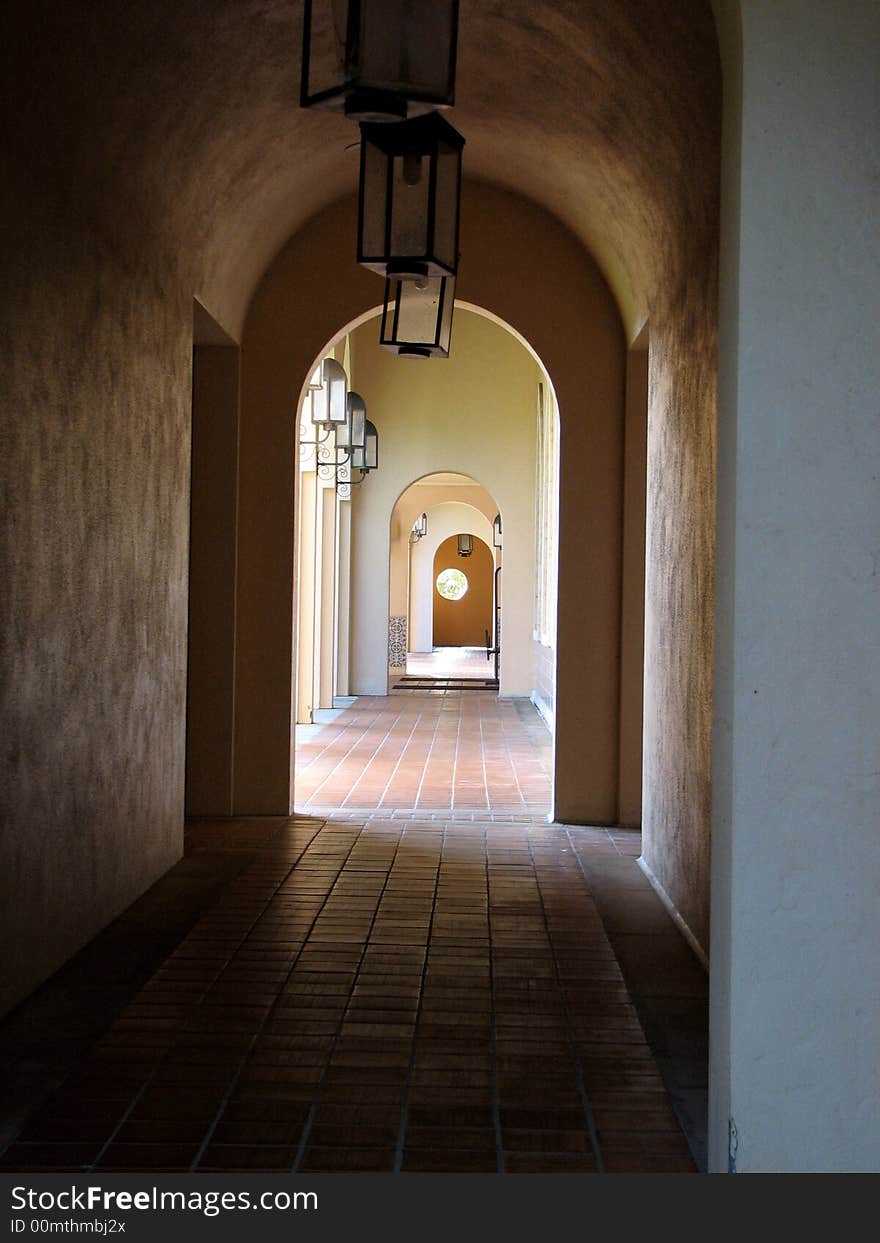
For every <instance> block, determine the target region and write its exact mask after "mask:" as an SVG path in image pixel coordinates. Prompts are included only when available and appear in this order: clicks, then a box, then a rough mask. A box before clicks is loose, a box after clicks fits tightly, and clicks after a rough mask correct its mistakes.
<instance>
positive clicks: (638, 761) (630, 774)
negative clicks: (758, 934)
mask: <svg viewBox="0 0 880 1243" xmlns="http://www.w3.org/2000/svg"><path fill="white" fill-rule="evenodd" d="M643 337H644V339H643V340H642V341H641V342H639V344H638V347H637V348H635V349H631V350H630V351H629V354H628V355H627V363H626V433H625V435H626V444H625V455H624V503H623V581H622V597H621V607H620V772H619V774H618V805H617V814H618V818H619V820H620V823H621V824H629V825H637V824H641V820H642V731H643V725H644V721H643V711H642V705H643V689H644V676H645V500H646V496H645V488H646V472H647V452H648V342H647V331H645V333H644V334H643Z"/></svg>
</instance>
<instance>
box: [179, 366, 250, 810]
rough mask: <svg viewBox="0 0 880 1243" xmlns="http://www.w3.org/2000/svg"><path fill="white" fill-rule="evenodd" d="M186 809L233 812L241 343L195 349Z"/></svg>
mask: <svg viewBox="0 0 880 1243" xmlns="http://www.w3.org/2000/svg"><path fill="white" fill-rule="evenodd" d="M192 392H193V398H192V484H191V496H190V542H189V645H188V653H187V683H186V811H187V815H190V816H228V815H230V814H231V812H232V769H233V745H232V741H233V721H234V714H235V707H234V693H235V659H234V657H235V644H234V638H235V544H236V500H237V497H238V486H237V478H236V475H237V471H238V349H237V348H236V347H235V346H231V345H226V346H223V345H196V346H195V348H194V349H193V390H192Z"/></svg>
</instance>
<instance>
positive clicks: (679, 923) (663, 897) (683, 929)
mask: <svg viewBox="0 0 880 1243" xmlns="http://www.w3.org/2000/svg"><path fill="white" fill-rule="evenodd" d="M636 863H637V864H638V865H639V867H640V868H641V869H642V871H643V872H644V874H645V876H646V877H647V879H648V884H649V885H650V886H651V888H652V889H653V890H654V892H655V893H656V895H657V897H658V898H659V899H660V901H661V902H662V903H663V905H664V906H665V907H666V909H667V911H668V912H669V914H670V916H671V918H672V921H673V923H674V924H675V926H676V928H677V929H678V931H679V932H680V933H681V935H682V936H683V937H684V939H685V940H686V941H687V943H688V945H689V946H690V947H691V949H692V950H693V951H694V953H695V954H696V956H697V958H698V959H699V960H700V962H701V963H702V965H703V967H704V968H705V969H706V971H708V970H709V957H708V955H707V954H706V951H705V950H704V949H703V947H702V945H700V943H699V941H698V940H697V938H696V937H695V936H694V934H693V933H692V932H691V930H690V928H689V927H688V925H687V922H686V920H685V918H684V916H683V915H682V914H681V912H680V911H679V910H678V908H677V907H676V905H675V903H674V902H673V901H672V899H671V898H670V896H669V894H668V893H667V892H666V890H665V889H664V888H663V886H662V885H661V884H660V882H659V880H658V879H657V877H656V876H655V875H654V873H653V872H652V871H651V869H650V868H649V867H648V865H647V863H646V862H645V860H644V859H643V858H642V857H641V856H639V858H638V859H636Z"/></svg>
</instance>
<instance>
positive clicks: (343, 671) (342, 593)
mask: <svg viewBox="0 0 880 1243" xmlns="http://www.w3.org/2000/svg"><path fill="white" fill-rule="evenodd" d="M350 613H351V501H348V500H345V501H337V509H336V694H337V695H347V694H348V649H349V633H350Z"/></svg>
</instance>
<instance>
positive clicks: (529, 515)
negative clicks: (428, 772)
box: [350, 307, 541, 695]
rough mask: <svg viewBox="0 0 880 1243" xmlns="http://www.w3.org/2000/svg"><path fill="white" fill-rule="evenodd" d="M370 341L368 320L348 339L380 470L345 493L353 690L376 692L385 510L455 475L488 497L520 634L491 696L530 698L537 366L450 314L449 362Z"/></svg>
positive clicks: (383, 649)
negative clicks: (416, 487) (401, 354)
mask: <svg viewBox="0 0 880 1243" xmlns="http://www.w3.org/2000/svg"><path fill="white" fill-rule="evenodd" d="M377 338H378V324H377V321H376V320H375V319H374V320H368V321H367V322H366V323H365V324H363V325H362V326H361V327H360V328H358V329H356V330H355V331H354V333H353V334H352V376H351V385H352V387H353V388H355V389H356V390H357V391H358V392H359V393H361V394H362V395H363V397H364V399H365V400H366V402H367V412H368V417H369V418H370V419H371V420H372V421H373V422H374V423H375V424H376V426H377V428H378V431H379V470H378V471H376V472H375V473H374V474H371V475H370V476H369V478H368V479H367V480H366V481H365V483H364V484H363V486H362V487H358V488H356V489H354V494H353V497H352V576H351V602H352V615H351V665H350V685H351V691H352V694H361V695H384V694H385V693H386V690H387V682H388V673H387V668H388V666H387V655H388V598H389V551H390V519H391V513H392V510H393V508H394V505H395V503H396V501H397V499H398V497H399V496H400V494H401V493H402V492H403V491H404V489H406V488H408V487H409V485H410V484H412V483H413V482H414V481H415V480H417V479H420V478H422V477H423V476H425V475H429V474H431V473H432V472H435V471H454V472H461V473H464V474H467V475H469V476H471V477H472V478H473V479H475V480H476V481H477V482H478V483H479V484H480V485H481V486H482V487H483V488H485V489H486V490H487V491H488V492H490V493H491V494H492V496H493V497H494V498H495V499H496V501H497V503H498V507H499V510H500V512H501V514H502V517H503V522H504V567H505V568H504V573H503V574H502V589H501V590H502V617H503V619H504V620H503V622H502V624H503V625H506V624H507V620H508V619H510V620H511V621H512V620H513V619H514V618H515V619H518V621H519V622H521V623H522V626H521V628H520V627H518V626H517V627H514V628H513V630H512V632H511V636H510V638H507V636H506V632H505V636H504V638H503V642H504V645H505V656H504V660H503V663H502V671H501V687H500V692H501V694H502V695H529V694H530V693H531V690H532V685H533V671H532V665H533V661H532V644H531V630H530V627H531V619H532V610H533V581H534V555H535V553H534V540H535V420H536V415H535V410H536V394H537V385H538V380H539V378H540V376H541V372H540V369H539V367H538V364H537V363H536V362H535V360H534V358H533V357H532V355H531V354H530V353H529V352H528V350H527V349H526V348H525V347H524V346H523V345H522V344H520V342H519V341H518V340H517V339H516V338H515V337H514V336H513V335H512V334H511V333H509V332H508V331H507V330H506V329H505V328H503V327H501V326H500V325H499V324H498V323H495V322H493V321H492V320H490V319H487V318H486V317H484V316H482V315H479V314H477V313H475V312H473V311H468V310H465V309H464V308H462V307H458V308H457V309H456V312H455V323H454V326H453V343H452V355H451V357H450V358H448V359H431V360H429V361H426V362H414V361H412V360H409V359H401V358H397V357H395V356H393V355H391V354H389V353H387V352H386V351H384V350H382V349H381V348H380V347H379V345H378V340H377ZM489 543H490V545H491V539H490V540H489ZM520 629H521V633H522V635H523V636H524V637H523V639H522V640H521V641H520V640H519V639H518V638H517V635H518V634H519V633H520Z"/></svg>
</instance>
